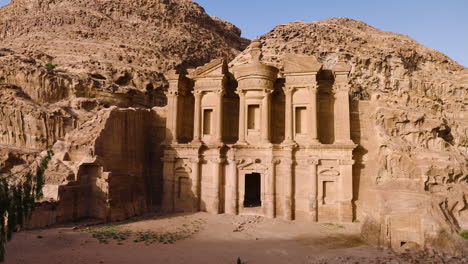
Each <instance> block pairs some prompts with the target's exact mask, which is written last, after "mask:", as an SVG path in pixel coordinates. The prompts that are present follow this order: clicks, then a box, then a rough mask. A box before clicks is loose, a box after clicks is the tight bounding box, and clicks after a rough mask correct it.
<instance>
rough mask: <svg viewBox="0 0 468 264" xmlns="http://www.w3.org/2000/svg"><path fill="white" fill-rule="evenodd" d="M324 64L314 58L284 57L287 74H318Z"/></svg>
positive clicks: (302, 56) (296, 55)
mask: <svg viewBox="0 0 468 264" xmlns="http://www.w3.org/2000/svg"><path fill="white" fill-rule="evenodd" d="M322 66H323V65H322V64H321V63H320V62H319V61H318V60H317V58H315V57H314V56H305V55H298V54H285V55H284V72H285V73H308V72H318V71H320V70H321V69H322Z"/></svg>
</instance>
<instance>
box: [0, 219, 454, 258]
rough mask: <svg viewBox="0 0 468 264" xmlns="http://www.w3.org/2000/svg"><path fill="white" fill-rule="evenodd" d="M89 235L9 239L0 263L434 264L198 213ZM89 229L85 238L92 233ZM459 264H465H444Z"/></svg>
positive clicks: (276, 224)
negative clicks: (110, 235) (168, 238)
mask: <svg viewBox="0 0 468 264" xmlns="http://www.w3.org/2000/svg"><path fill="white" fill-rule="evenodd" d="M194 223H196V224H194ZM95 228H98V229H99V228H101V227H90V228H76V227H56V228H51V229H43V230H33V231H24V232H20V233H17V234H15V236H14V238H13V240H12V242H10V243H8V244H7V247H6V250H7V258H6V261H5V263H7V264H9V263H22V264H42V263H46V264H55V263H57V264H58V263H62V264H75V263H112V264H114V263H116V264H117V263H151V264H154V263H192V264H195V263H204V264H207V263H232V264H235V263H237V259H238V258H240V259H241V261H242V263H243V264H254V263H321V264H325V263H389V264H396V263H439V262H438V261H435V262H410V261H404V260H403V259H402V258H401V256H397V255H396V254H395V253H393V252H391V251H389V250H381V249H377V248H372V247H369V246H366V245H364V244H363V243H362V242H361V241H360V239H359V235H358V234H359V224H356V223H354V224H342V225H341V224H332V223H310V222H299V221H294V222H287V221H282V220H279V219H266V218H262V217H257V216H227V215H210V214H207V213H196V214H190V215H173V216H155V217H151V218H146V219H140V220H139V221H134V222H129V223H122V224H119V225H118V228H119V229H121V230H130V231H131V232H132V235H131V237H129V238H128V239H126V240H125V241H122V242H118V241H115V240H112V239H111V240H109V243H108V244H105V243H101V242H100V241H99V240H97V239H96V238H94V237H93V236H92V235H91V233H90V231H91V230H96V229H95ZM180 228H182V229H190V230H191V231H192V232H193V233H194V234H193V235H191V236H190V237H188V238H185V239H183V240H179V241H176V242H175V243H174V244H162V243H153V244H150V245H145V243H144V242H139V243H137V242H135V241H134V240H135V237H134V236H135V234H136V233H137V232H138V231H146V230H151V231H156V232H176V231H177V230H179V229H180ZM90 229H91V230H90ZM448 263H463V262H458V261H455V260H454V262H448Z"/></svg>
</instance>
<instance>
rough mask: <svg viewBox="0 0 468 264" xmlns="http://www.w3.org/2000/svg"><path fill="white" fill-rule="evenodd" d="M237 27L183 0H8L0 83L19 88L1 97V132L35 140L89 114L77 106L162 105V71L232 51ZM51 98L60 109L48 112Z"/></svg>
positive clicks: (0, 137)
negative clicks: (27, 105)
mask: <svg viewBox="0 0 468 264" xmlns="http://www.w3.org/2000/svg"><path fill="white" fill-rule="evenodd" d="M240 33H241V32H240V30H239V29H238V28H237V27H235V26H233V25H232V24H230V23H228V22H225V21H222V20H220V19H217V18H212V17H210V16H208V15H207V14H206V13H205V12H204V10H203V8H202V7H200V6H199V5H197V4H196V3H194V2H192V1H185V0H184V1H175V0H171V1H163V0H152V1H129V0H120V1H99V2H96V1H90V0H82V1H67V0H61V1H47V0H37V1H36V0H34V1H33V0H16V1H12V3H11V4H9V5H7V6H5V7H2V8H0V43H1V45H0V84H7V85H10V86H14V87H15V89H16V90H17V91H18V93H17V95H15V94H12V93H10V95H9V97H8V99H7V98H6V97H4V96H2V97H1V98H0V104H2V109H0V113H3V116H4V118H2V119H0V123H3V124H5V125H3V126H2V127H1V128H0V129H3V130H5V131H8V132H4V133H2V134H0V142H1V143H2V144H8V145H13V146H18V147H19V146H27V147H30V148H37V149H44V148H45V147H46V146H47V145H51V144H53V142H55V141H56V140H57V139H59V138H62V137H63V136H64V135H65V133H66V132H68V131H70V130H71V129H73V128H75V127H76V126H77V124H78V123H83V122H85V121H86V120H88V119H89V118H90V117H92V116H93V115H92V114H86V113H84V112H92V113H95V112H96V111H98V110H100V109H102V108H103V107H109V106H112V105H117V106H120V107H145V108H150V107H153V106H164V105H165V104H166V101H165V100H166V98H165V96H164V94H163V90H165V88H166V86H167V84H166V81H165V79H164V77H163V75H162V73H163V72H166V71H167V70H169V69H173V68H176V69H179V70H181V71H184V70H185V69H186V68H187V67H195V66H199V65H203V64H204V63H207V62H209V61H210V60H211V59H213V58H217V57H227V58H233V57H234V56H235V55H236V54H237V53H238V52H239V51H240V50H242V49H244V48H245V47H246V45H247V44H248V42H249V41H248V40H246V39H243V38H241V37H240ZM2 90H3V88H2ZM2 92H3V91H2ZM18 94H21V96H20V95H18ZM23 97H24V98H27V99H28V100H29V101H30V104H36V105H37V106H38V107H36V108H37V109H35V110H34V112H35V114H34V117H33V118H31V119H34V120H31V123H30V126H33V127H38V128H33V127H31V128H23V127H24V125H22V124H21V120H24V119H25V118H27V117H25V115H28V114H30V113H29V112H31V111H32V110H31V111H28V110H20V109H21V108H22V107H23V103H20V102H18V103H16V102H14V101H15V100H19V101H25V100H23ZM50 104H53V107H50ZM3 105H12V106H13V108H15V109H14V110H12V109H9V108H8V106H3ZM17 105H18V106H19V107H15V106H17ZM51 108H55V109H61V110H57V111H59V112H60V111H62V112H67V113H57V114H55V115H54V116H55V117H56V118H58V119H60V120H57V121H49V120H48V116H49V115H51V113H50V109H51ZM82 110H84V111H82ZM14 111H16V113H13V112H14ZM19 112H21V114H20V113H19ZM30 115H32V114H30ZM62 115H65V116H66V117H67V118H69V120H68V121H62V120H61V119H62V117H61V116H62ZM43 120H44V121H43ZM37 122H39V123H42V122H44V123H45V124H44V125H42V124H35V123H37ZM51 122H55V124H52V123H51ZM61 122H65V123H66V124H62V123H61ZM27 123H29V122H27ZM7 124H8V125H7ZM40 126H43V127H42V128H40ZM7 127H8V129H7ZM51 130H52V131H53V132H52V131H51ZM56 130H57V131H56ZM58 130H60V131H58ZM12 131H15V132H14V133H12ZM46 131H47V132H46ZM51 132H52V133H51Z"/></svg>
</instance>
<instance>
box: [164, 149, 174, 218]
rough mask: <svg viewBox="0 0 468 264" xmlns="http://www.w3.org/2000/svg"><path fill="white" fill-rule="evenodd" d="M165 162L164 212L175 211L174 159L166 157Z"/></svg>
mask: <svg viewBox="0 0 468 264" xmlns="http://www.w3.org/2000/svg"><path fill="white" fill-rule="evenodd" d="M161 160H162V161H163V162H164V167H163V186H164V188H163V189H164V192H163V199H162V210H163V212H167V213H169V212H173V211H174V177H175V174H174V165H175V159H174V157H164V158H162V159H161Z"/></svg>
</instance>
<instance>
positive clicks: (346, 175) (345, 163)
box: [339, 160, 354, 222]
mask: <svg viewBox="0 0 468 264" xmlns="http://www.w3.org/2000/svg"><path fill="white" fill-rule="evenodd" d="M353 164H354V160H340V196H341V197H340V201H339V220H340V221H341V222H352V221H353V203H352V201H353Z"/></svg>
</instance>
